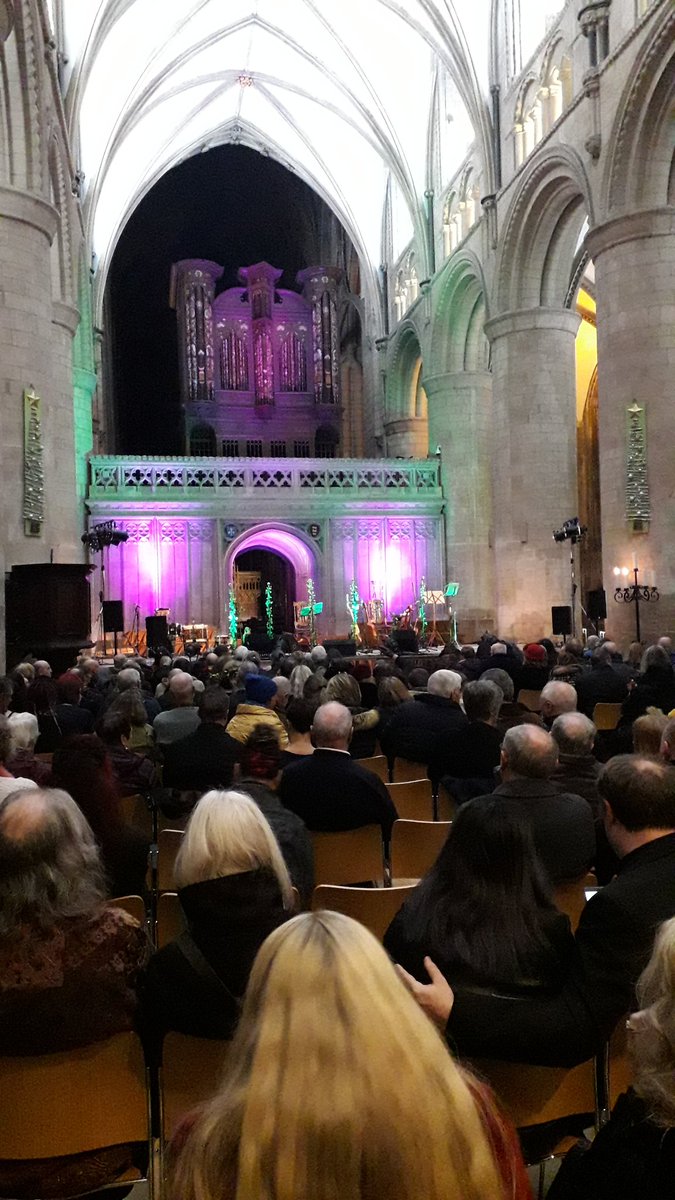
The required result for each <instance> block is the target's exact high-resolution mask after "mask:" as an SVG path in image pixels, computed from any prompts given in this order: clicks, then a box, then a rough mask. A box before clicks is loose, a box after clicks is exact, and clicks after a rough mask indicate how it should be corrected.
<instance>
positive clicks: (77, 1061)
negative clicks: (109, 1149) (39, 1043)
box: [0, 1033, 149, 1159]
mask: <svg viewBox="0 0 675 1200" xmlns="http://www.w3.org/2000/svg"><path fill="white" fill-rule="evenodd" d="M147 1096H148V1093H147V1088H146V1078H145V1063H144V1061H143V1050H142V1047H141V1042H140V1039H139V1037H138V1035H137V1034H135V1033H118V1034H116V1035H115V1036H114V1037H112V1038H109V1039H108V1040H107V1041H104V1042H96V1043H94V1044H93V1045H91V1046H82V1047H79V1048H77V1049H74V1050H66V1051H63V1052H60V1053H58V1054H41V1055H36V1056H32V1057H25V1058H24V1057H17V1058H0V1097H2V1101H1V1104H2V1115H1V1117H0V1159H2V1158H5V1159H17V1158H20V1159H26V1158H31V1159H32V1158H60V1157H62V1156H64V1155H68V1154H83V1153H85V1152H87V1151H92V1150H100V1149H103V1148H104V1147H106V1146H117V1145H121V1144H123V1143H125V1142H145V1143H148V1141H149V1124H148V1099H147Z"/></svg>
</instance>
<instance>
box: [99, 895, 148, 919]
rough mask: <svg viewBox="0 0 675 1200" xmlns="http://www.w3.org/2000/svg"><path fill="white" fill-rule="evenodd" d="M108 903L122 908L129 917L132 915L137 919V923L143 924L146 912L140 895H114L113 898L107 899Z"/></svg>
mask: <svg viewBox="0 0 675 1200" xmlns="http://www.w3.org/2000/svg"><path fill="white" fill-rule="evenodd" d="M108 904H109V905H110V907H111V908H123V909H124V911H125V912H127V913H128V914H129V916H130V917H134V918H135V919H136V920H137V921H138V924H139V925H145V919H146V917H147V913H146V911H145V900H144V899H143V897H142V896H115V899H114V900H109V901H108Z"/></svg>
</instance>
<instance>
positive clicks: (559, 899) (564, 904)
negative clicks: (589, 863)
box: [553, 871, 598, 932]
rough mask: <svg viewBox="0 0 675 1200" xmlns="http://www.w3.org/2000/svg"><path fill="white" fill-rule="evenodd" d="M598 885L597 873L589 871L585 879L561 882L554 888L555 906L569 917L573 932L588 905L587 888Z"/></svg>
mask: <svg viewBox="0 0 675 1200" xmlns="http://www.w3.org/2000/svg"><path fill="white" fill-rule="evenodd" d="M597 886H598V881H597V879H596V878H595V875H594V874H593V872H592V871H589V873H588V875H584V877H583V879H575V880H574V881H573V882H572V883H561V884H559V885H558V887H556V888H554V889H553V900H554V903H555V906H556V908H558V909H560V912H562V913H565V915H566V916H568V917H569V919H570V925H571V926H572V931H573V932H576V928H577V925H578V924H579V921H580V919H581V914H582V912H583V911H584V908H585V906H586V889H587V888H597Z"/></svg>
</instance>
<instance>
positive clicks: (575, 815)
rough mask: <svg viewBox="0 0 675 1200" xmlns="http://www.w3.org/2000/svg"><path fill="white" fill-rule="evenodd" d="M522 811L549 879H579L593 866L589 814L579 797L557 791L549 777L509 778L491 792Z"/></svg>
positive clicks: (592, 828) (592, 830)
mask: <svg viewBox="0 0 675 1200" xmlns="http://www.w3.org/2000/svg"><path fill="white" fill-rule="evenodd" d="M492 795H493V796H503V798H504V802H505V803H507V804H510V805H512V807H514V808H515V809H516V810H517V811H518V812H520V813H522V815H523V816H524V817H525V819H526V821H527V822H528V824H529V826H530V828H531V830H532V833H533V835H534V844H535V847H536V849H537V853H538V855H539V857H540V859H541V861H542V864H543V866H544V868H545V869H546V872H547V874H548V878H549V880H550V882H551V883H552V884H553V885H555V884H557V883H563V882H567V881H570V880H573V879H580V878H582V876H584V875H585V874H586V872H587V871H589V870H590V868H591V867H592V865H593V859H594V857H595V826H594V824H593V814H592V812H591V810H590V808H589V806H588V804H587V803H586V801H585V800H583V799H582V797H581V796H574V795H571V794H570V793H569V792H560V791H559V790H558V788H557V787H556V786H555V784H554V783H553V782H552V781H551V780H549V779H523V778H518V779H511V780H509V781H508V782H506V783H500V784H499V786H498V787H496V788H495V789H494V791H493V793H492Z"/></svg>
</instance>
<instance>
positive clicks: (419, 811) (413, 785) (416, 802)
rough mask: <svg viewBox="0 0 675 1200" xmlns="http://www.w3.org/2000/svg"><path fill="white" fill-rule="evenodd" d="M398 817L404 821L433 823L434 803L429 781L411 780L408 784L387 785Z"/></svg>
mask: <svg viewBox="0 0 675 1200" xmlns="http://www.w3.org/2000/svg"><path fill="white" fill-rule="evenodd" d="M387 791H388V792H389V795H390V796H391V798H392V800H393V802H394V804H395V806H396V812H397V813H398V815H399V817H401V819H402V820H404V821H433V819H434V801H433V795H432V788H431V780H430V779H411V780H410V781H409V782H408V783H388V784H387Z"/></svg>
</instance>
